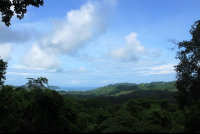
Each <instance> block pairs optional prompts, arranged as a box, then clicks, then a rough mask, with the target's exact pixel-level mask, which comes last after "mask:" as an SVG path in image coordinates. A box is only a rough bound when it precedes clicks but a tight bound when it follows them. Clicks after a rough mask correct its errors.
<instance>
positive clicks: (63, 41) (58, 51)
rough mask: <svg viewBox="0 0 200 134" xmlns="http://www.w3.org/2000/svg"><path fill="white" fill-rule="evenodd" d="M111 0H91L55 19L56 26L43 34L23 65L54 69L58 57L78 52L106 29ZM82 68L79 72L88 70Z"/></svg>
mask: <svg viewBox="0 0 200 134" xmlns="http://www.w3.org/2000/svg"><path fill="white" fill-rule="evenodd" d="M115 4H116V2H115V0H114V1H112V3H111V4H110V3H108V2H105V1H103V2H102V1H101V2H98V1H89V2H88V3H86V4H84V5H82V6H81V7H80V9H78V10H72V11H70V12H68V13H67V16H66V17H65V18H64V20H55V19H54V20H52V24H53V29H52V31H49V32H48V33H47V34H46V35H44V36H43V37H41V40H38V41H37V42H36V43H35V44H34V45H33V46H32V48H31V49H30V51H29V52H28V53H27V55H26V56H25V58H22V61H23V63H24V65H26V66H28V67H34V68H47V69H53V68H54V69H55V68H58V67H59V65H60V61H58V59H57V56H59V55H62V54H67V55H74V54H77V52H78V51H79V49H80V48H82V47H83V46H85V45H86V44H87V43H88V42H90V41H92V40H94V39H95V38H97V37H98V36H100V35H102V34H104V33H105V31H106V27H107V24H108V16H109V14H110V12H111V8H112V6H115ZM85 71H86V70H85V69H84V68H80V69H79V72H85Z"/></svg>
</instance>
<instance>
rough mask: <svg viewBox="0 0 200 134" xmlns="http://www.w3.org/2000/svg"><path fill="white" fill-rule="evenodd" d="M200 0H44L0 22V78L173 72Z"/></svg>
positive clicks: (144, 77)
mask: <svg viewBox="0 0 200 134" xmlns="http://www.w3.org/2000/svg"><path fill="white" fill-rule="evenodd" d="M199 5H200V1H199V0H192V1H189V0H173V1H172V0H96V1H95V0H93V1H88V0H79V1H73V0H59V1H55V0H44V5H43V6H41V7H40V8H36V7H32V6H29V7H28V8H27V9H28V11H27V14H25V17H24V19H22V20H19V19H17V18H16V16H14V17H13V18H12V20H11V26H10V27H6V26H5V25H4V23H2V22H1V23H0V55H1V58H3V59H4V60H5V61H8V69H7V74H6V78H7V80H6V82H5V84H9V85H23V84H25V83H27V82H28V80H27V79H26V78H28V77H31V78H37V77H46V78H47V79H48V80H49V84H50V85H57V86H61V87H64V86H66V87H99V86H105V85H108V84H114V83H122V82H130V83H138V84H139V83H149V82H152V81H173V80H176V78H175V76H176V72H175V71H174V67H173V66H174V65H177V64H178V62H179V61H178V60H176V59H175V56H176V51H177V47H176V48H175V50H174V51H171V50H170V49H169V48H173V47H174V44H173V43H171V42H169V41H168V40H172V39H174V40H176V41H183V40H190V39H191V35H190V33H189V30H190V29H191V26H192V25H193V24H194V22H195V21H197V20H199V19H200V15H199V12H200V8H199Z"/></svg>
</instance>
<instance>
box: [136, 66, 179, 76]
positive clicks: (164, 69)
mask: <svg viewBox="0 0 200 134" xmlns="http://www.w3.org/2000/svg"><path fill="white" fill-rule="evenodd" d="M173 66H174V65H172V64H167V65H160V66H153V67H148V68H147V67H146V69H149V70H145V71H137V72H136V73H140V74H142V75H151V74H169V73H176V72H175V71H174V67H173ZM143 69H144V68H143Z"/></svg>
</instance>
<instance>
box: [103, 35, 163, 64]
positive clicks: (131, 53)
mask: <svg viewBox="0 0 200 134" xmlns="http://www.w3.org/2000/svg"><path fill="white" fill-rule="evenodd" d="M125 40H126V44H125V45H123V46H121V47H119V48H116V49H114V50H112V51H110V52H109V53H107V54H105V55H106V56H108V57H112V58H114V59H117V60H119V61H123V62H129V61H138V60H139V59H140V58H144V57H148V58H158V57H160V55H161V50H159V49H147V48H145V47H144V46H142V45H141V43H140V41H139V40H138V39H137V33H135V32H133V33H131V34H129V35H128V36H126V37H125Z"/></svg>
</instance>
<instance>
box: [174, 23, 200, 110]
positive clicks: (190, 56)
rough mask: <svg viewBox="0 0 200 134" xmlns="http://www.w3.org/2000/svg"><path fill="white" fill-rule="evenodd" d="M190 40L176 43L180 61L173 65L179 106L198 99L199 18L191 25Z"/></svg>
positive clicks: (199, 83) (199, 81)
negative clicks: (175, 73)
mask: <svg viewBox="0 0 200 134" xmlns="http://www.w3.org/2000/svg"><path fill="white" fill-rule="evenodd" d="M190 33H191V35H192V39H191V40H190V41H182V42H179V43H177V44H176V45H178V48H179V51H178V52H177V55H176V59H179V60H180V62H179V64H178V65H176V66H174V67H175V70H176V72H177V75H176V78H177V82H176V88H177V89H178V91H179V95H178V96H177V101H178V103H179V106H180V108H184V106H187V105H189V102H190V101H191V100H194V101H195V102H197V101H198V100H200V89H199V87H200V20H198V21H196V22H195V23H194V25H193V26H192V28H191V30H190Z"/></svg>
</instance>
